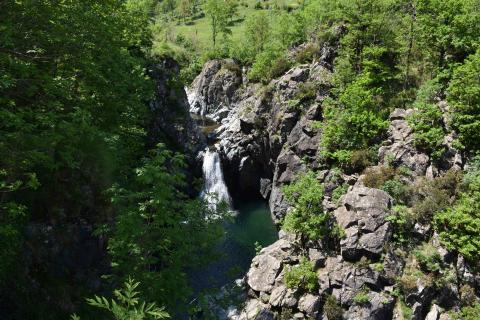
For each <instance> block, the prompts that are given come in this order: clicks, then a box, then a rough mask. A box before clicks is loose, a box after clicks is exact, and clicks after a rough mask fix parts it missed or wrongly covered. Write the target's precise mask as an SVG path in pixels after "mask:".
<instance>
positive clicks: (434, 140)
mask: <svg viewBox="0 0 480 320" xmlns="http://www.w3.org/2000/svg"><path fill="white" fill-rule="evenodd" d="M441 89H442V87H441V85H440V83H439V82H438V79H437V78H435V79H433V80H430V81H427V82H426V83H425V84H424V85H423V86H422V87H421V88H420V89H419V90H418V93H417V99H416V100H415V103H414V108H415V112H414V114H413V115H411V116H410V117H409V118H408V123H409V125H410V126H411V127H412V129H413V132H414V143H415V145H416V146H417V147H418V148H420V149H422V150H424V151H426V152H427V154H429V155H430V156H431V157H432V158H433V160H435V161H437V160H440V158H441V157H442V155H443V153H444V152H445V146H443V137H444V136H445V131H444V129H443V114H442V110H440V108H439V106H438V105H436V103H435V98H436V97H437V96H438V95H439V93H440V91H441Z"/></svg>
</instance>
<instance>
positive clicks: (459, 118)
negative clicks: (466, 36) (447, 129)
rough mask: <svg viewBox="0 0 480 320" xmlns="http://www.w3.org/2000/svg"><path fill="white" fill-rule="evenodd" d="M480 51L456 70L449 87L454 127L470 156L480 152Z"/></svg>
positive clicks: (462, 145) (461, 143)
mask: <svg viewBox="0 0 480 320" xmlns="http://www.w3.org/2000/svg"><path fill="white" fill-rule="evenodd" d="M479 73H480V49H479V50H478V51H477V52H476V53H475V54H474V55H471V56H470V57H469V58H468V59H467V60H466V61H465V63H464V64H463V65H461V66H458V67H457V68H455V69H454V73H453V77H452V81H451V82H450V85H449V87H448V101H449V102H450V103H451V105H452V107H453V120H452V126H453V127H454V128H455V130H456V131H457V132H458V135H459V137H458V139H459V142H460V145H461V147H462V148H463V149H464V150H466V151H467V152H468V153H470V154H475V153H476V152H478V151H479V150H480V108H479V105H480V79H479V77H478V75H479Z"/></svg>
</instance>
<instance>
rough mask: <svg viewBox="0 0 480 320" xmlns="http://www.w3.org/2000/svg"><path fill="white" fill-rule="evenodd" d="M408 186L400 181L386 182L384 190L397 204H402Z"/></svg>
mask: <svg viewBox="0 0 480 320" xmlns="http://www.w3.org/2000/svg"><path fill="white" fill-rule="evenodd" d="M407 189H408V188H407V186H406V185H405V183H403V182H402V181H400V180H398V179H392V180H388V181H385V183H384V184H383V186H382V190H383V191H385V192H387V193H388V194H389V195H390V196H391V197H392V198H393V199H394V200H395V201H396V202H397V203H402V202H403V199H404V198H405V195H406V194H407Z"/></svg>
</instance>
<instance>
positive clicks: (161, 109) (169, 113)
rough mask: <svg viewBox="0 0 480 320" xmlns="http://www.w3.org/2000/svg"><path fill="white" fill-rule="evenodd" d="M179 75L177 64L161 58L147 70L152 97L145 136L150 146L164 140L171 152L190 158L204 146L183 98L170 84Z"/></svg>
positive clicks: (183, 92)
mask: <svg viewBox="0 0 480 320" xmlns="http://www.w3.org/2000/svg"><path fill="white" fill-rule="evenodd" d="M179 72H180V69H179V65H178V63H177V62H176V61H174V60H172V59H165V60H162V61H160V62H158V63H157V64H156V65H153V66H152V67H151V70H150V75H151V77H152V78H153V79H154V80H155V98H154V99H153V100H152V101H151V102H150V110H151V112H152V115H153V117H152V118H153V121H152V124H151V126H150V132H149V134H148V137H149V140H150V144H152V145H155V144H157V143H158V141H166V142H167V143H168V144H169V147H170V148H171V149H172V150H178V151H181V152H183V153H184V154H186V155H187V156H189V157H190V158H191V159H194V158H195V156H196V154H197V153H198V151H199V150H202V149H203V146H204V145H205V138H204V137H203V136H202V135H201V134H200V131H199V129H198V127H197V126H196V124H195V122H194V121H193V119H192V118H191V116H190V113H189V104H188V100H187V95H186V93H185V91H184V90H178V88H176V87H175V86H174V85H171V83H172V82H173V81H175V79H176V78H177V77H178V75H179Z"/></svg>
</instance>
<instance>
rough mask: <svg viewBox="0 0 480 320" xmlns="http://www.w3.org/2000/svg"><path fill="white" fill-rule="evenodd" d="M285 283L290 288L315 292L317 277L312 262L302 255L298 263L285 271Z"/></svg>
mask: <svg viewBox="0 0 480 320" xmlns="http://www.w3.org/2000/svg"><path fill="white" fill-rule="evenodd" d="M285 285H286V286H287V287H288V288H292V289H303V290H306V291H309V292H315V290H317V288H318V279H317V274H316V273H315V269H314V266H313V263H312V262H310V261H309V260H308V259H307V258H305V257H302V259H301V260H300V263H299V264H298V265H296V266H294V267H292V268H290V269H287V271H286V272H285Z"/></svg>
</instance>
